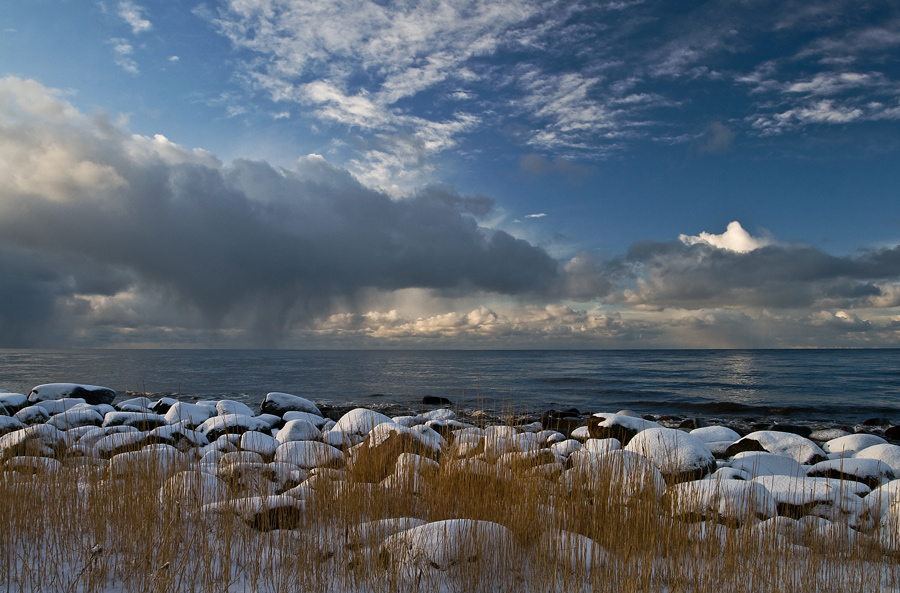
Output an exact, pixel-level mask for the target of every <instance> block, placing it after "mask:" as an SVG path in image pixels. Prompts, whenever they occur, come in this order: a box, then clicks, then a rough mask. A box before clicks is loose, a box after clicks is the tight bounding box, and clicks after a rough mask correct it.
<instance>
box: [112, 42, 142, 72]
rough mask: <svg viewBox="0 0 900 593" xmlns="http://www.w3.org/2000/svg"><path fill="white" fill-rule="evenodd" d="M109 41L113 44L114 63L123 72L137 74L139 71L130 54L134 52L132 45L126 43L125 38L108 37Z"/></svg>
mask: <svg viewBox="0 0 900 593" xmlns="http://www.w3.org/2000/svg"><path fill="white" fill-rule="evenodd" d="M109 43H110V44H112V46H113V52H114V53H115V58H114V59H115V62H116V65H117V66H118V67H120V68H121V69H122V70H124V71H125V72H130V73H131V74H138V72H139V71H138V66H137V62H135V61H134V58H132V57H131V55H132V54H133V53H134V47H133V46H132V45H131V44H130V43H128V41H127V40H125V39H121V38H116V39H110V40H109Z"/></svg>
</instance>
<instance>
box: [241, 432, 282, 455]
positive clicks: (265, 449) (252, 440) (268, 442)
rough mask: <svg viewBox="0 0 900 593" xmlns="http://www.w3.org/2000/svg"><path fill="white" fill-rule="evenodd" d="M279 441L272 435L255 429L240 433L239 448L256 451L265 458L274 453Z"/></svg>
mask: <svg viewBox="0 0 900 593" xmlns="http://www.w3.org/2000/svg"><path fill="white" fill-rule="evenodd" d="M280 444H281V443H280V442H279V441H277V440H276V439H275V438H274V437H271V436H269V435H267V434H263V433H261V432H256V431H247V432H245V433H244V434H242V435H241V449H243V450H244V451H252V452H254V453H258V454H260V455H262V456H263V457H265V458H267V459H271V458H272V456H274V455H275V450H276V449H277V448H278V445H280Z"/></svg>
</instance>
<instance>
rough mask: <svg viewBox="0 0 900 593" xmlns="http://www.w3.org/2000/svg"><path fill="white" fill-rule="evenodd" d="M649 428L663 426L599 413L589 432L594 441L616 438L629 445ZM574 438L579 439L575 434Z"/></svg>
mask: <svg viewBox="0 0 900 593" xmlns="http://www.w3.org/2000/svg"><path fill="white" fill-rule="evenodd" d="M648 428H662V426H660V425H659V424H657V423H656V422H652V421H650V420H644V419H643V418H640V417H635V416H632V415H630V414H621V413H618V414H608V413H605V412H598V413H596V414H594V415H592V416H591V417H590V419H589V420H588V432H589V434H590V437H591V438H592V439H608V438H614V439H619V441H620V442H621V443H622V444H628V442H629V441H631V439H632V438H633V437H634V436H635V435H636V434H638V433H639V432H641V431H643V430H647V429H648ZM572 436H573V438H577V437H575V434H574V432H573V434H572ZM698 440H699V439H698Z"/></svg>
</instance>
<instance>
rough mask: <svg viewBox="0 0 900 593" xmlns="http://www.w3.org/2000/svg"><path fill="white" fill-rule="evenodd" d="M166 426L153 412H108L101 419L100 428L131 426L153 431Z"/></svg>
mask: <svg viewBox="0 0 900 593" xmlns="http://www.w3.org/2000/svg"><path fill="white" fill-rule="evenodd" d="M166 424H168V423H167V422H166V419H165V418H163V417H162V416H160V415H159V414H154V413H153V412H110V413H108V414H107V415H106V416H104V417H103V424H102V426H104V427H107V426H133V427H134V428H137V429H138V430H153V429H154V428H156V427H158V426H165V425H166Z"/></svg>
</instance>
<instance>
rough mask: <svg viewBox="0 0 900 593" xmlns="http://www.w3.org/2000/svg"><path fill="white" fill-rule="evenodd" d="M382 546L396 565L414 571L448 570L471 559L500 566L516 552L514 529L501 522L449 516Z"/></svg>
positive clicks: (387, 540)
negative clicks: (426, 569) (504, 525)
mask: <svg viewBox="0 0 900 593" xmlns="http://www.w3.org/2000/svg"><path fill="white" fill-rule="evenodd" d="M381 549H382V553H383V555H384V557H386V558H390V561H391V562H392V563H393V564H394V565H395V566H398V567H399V568H401V570H402V571H404V572H406V571H410V572H413V571H415V570H416V569H419V568H429V567H433V568H435V569H437V570H448V569H450V568H451V567H452V566H454V565H458V564H465V563H469V562H479V563H482V564H487V565H498V566H499V565H500V563H501V561H502V559H503V558H504V556H505V555H507V554H509V555H510V556H511V555H512V554H514V553H515V552H516V542H515V537H514V536H513V534H512V532H510V531H509V530H508V529H507V528H506V527H503V526H502V525H499V524H497V523H491V522H488V521H475V520H471V519H448V520H446V521H436V522H433V523H426V524H424V525H419V526H418V527H413V528H412V529H407V530H406V531H401V532H399V533H395V534H394V535H391V536H389V537H387V538H386V539H385V540H384V542H383V543H382V545H381Z"/></svg>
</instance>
